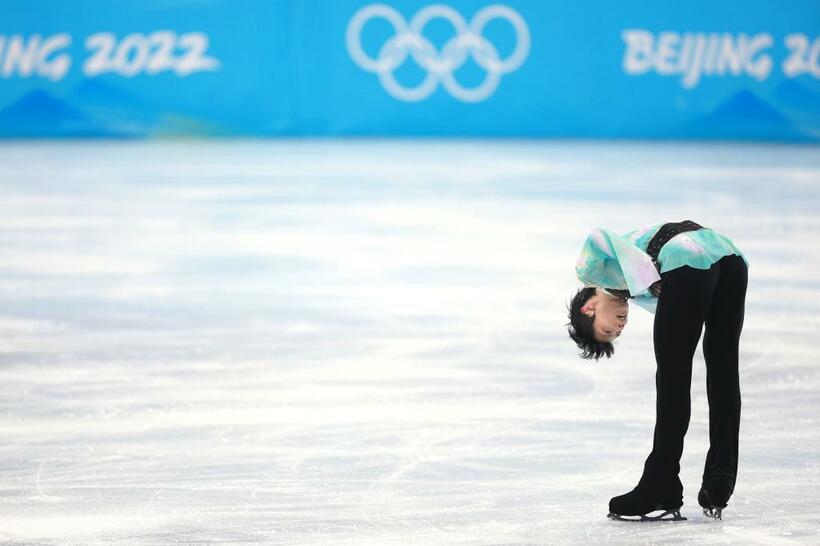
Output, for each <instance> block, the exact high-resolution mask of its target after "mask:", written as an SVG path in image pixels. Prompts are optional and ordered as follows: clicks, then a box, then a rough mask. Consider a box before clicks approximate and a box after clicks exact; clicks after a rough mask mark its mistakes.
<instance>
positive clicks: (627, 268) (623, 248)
mask: <svg viewBox="0 0 820 546" xmlns="http://www.w3.org/2000/svg"><path fill="white" fill-rule="evenodd" d="M575 271H576V273H577V274H578V279H579V280H580V281H581V282H582V283H584V285H585V286H597V287H601V288H616V289H628V290H629V292H630V294H632V295H633V296H638V295H640V294H644V293H646V294H647V295H649V293H648V290H649V288H650V287H651V286H652V284H653V283H655V282H657V281H659V280H660V275H658V271H657V269H655V265H654V264H653V263H652V258H651V257H650V256H649V255H648V254H647V253H646V252H644V251H642V250H641V249H639V248H638V247H637V246H635V245H634V244H633V243H632V242H631V241H629V240H627V239H625V238H624V237H622V236H620V235H618V234H616V233H614V232H611V231H609V230H606V229H596V230H593V231H592V232H591V233H590V234H589V236H588V237H587V239H586V241H585V242H584V246H583V247H582V249H581V254H580V255H579V256H578V260H577V262H576V264H575Z"/></svg>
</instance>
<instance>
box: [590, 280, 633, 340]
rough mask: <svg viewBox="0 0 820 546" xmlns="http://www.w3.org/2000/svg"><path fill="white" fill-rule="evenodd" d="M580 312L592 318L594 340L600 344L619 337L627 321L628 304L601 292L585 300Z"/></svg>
mask: <svg viewBox="0 0 820 546" xmlns="http://www.w3.org/2000/svg"><path fill="white" fill-rule="evenodd" d="M581 312H582V313H584V314H585V315H587V316H588V317H592V327H593V330H594V331H595V339H596V341H601V342H611V341H612V340H614V339H615V338H617V337H618V336H620V335H621V332H623V330H624V328H626V323H627V321H628V320H629V304H628V303H626V301H624V300H622V299H620V298H616V297H614V296H611V295H609V294H606V293H604V292H601V291H599V292H597V293H596V294H595V295H594V296H592V297H591V298H589V299H588V300H587V302H586V303H585V304H584V306H583V307H581Z"/></svg>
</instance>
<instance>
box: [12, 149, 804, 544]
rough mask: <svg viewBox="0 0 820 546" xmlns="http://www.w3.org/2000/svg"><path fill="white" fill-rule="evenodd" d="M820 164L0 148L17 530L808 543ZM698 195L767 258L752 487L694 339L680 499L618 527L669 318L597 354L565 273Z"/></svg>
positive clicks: (766, 156)
mask: <svg viewBox="0 0 820 546" xmlns="http://www.w3.org/2000/svg"><path fill="white" fill-rule="evenodd" d="M44 157H46V158H48V160H47V161H44V160H43V159H42V158H44ZM819 163H820V161H818V159H817V157H816V154H814V153H809V152H807V151H806V150H805V149H803V148H785V147H778V146H774V147H765V146H707V147H703V146H697V145H682V146H680V145H658V146H645V145H638V144H635V145H586V144H576V143H572V144H562V143H549V144H545V143H520V142H518V143H459V142H448V143H425V142H414V143H413V144H412V145H404V144H401V143H379V142H367V141H363V142H357V143H354V144H341V143H334V142H327V141H325V142H321V143H313V142H290V143H289V142H270V143H261V142H260V143H253V142H241V143H194V144H185V143H163V144H157V143H147V144H146V143H136V144H132V143H120V144H106V143H88V144H57V143H55V144H30V143H28V144H8V145H4V146H3V147H0V187H2V189H3V192H4V193H3V194H4V199H3V200H2V203H0V212H2V214H0V227H1V228H2V232H3V237H2V238H0V264H2V265H1V266H0V298H2V306H1V307H0V308H2V313H0V333H1V334H2V336H3V340H4V346H3V348H2V352H0V368H2V371H3V381H2V382H0V393H2V395H0V411H2V414H3V416H4V419H3V420H2V422H0V460H2V462H3V464H2V466H0V483H2V484H3V491H4V494H3V496H2V498H1V499H0V511H2V513H3V520H2V525H1V526H0V533H2V537H7V538H8V540H9V541H11V542H26V541H28V542H63V543H64V542H75V543H77V542H83V543H95V542H96V543H105V542H112V541H114V542H128V543H136V544H140V543H142V544H156V543H183V542H207V541H216V542H220V543H250V542H267V543H277V544H304V543H319V544H345V543H347V544H431V543H436V544H501V543H532V544H543V543H550V542H558V543H561V542H564V543H580V542H610V543H620V542H623V543H628V542H634V541H637V542H649V543H658V542H672V541H675V542H689V543H708V542H721V543H739V544H740V543H750V542H761V543H762V542H766V543H768V542H776V541H779V540H785V541H793V542H811V541H812V538H813V537H814V536H816V535H817V534H818V525H819V524H818V521H820V510H818V509H817V508H816V507H817V506H818V500H820V497H818V495H820V493H818V491H820V488H819V487H817V486H818V485H820V476H818V467H817V465H816V463H814V461H817V460H820V438H818V429H820V427H818V426H817V420H816V419H817V418H816V415H817V410H818V409H820V400H818V395H817V393H818V392H820V377H818V371H817V370H818V367H817V358H816V356H815V354H814V349H813V341H812V340H813V339H814V338H815V337H816V333H817V330H818V328H817V319H816V318H815V317H817V316H820V315H818V313H820V309H818V307H820V304H818V303H817V302H818V298H817V291H818V290H820V287H819V286H817V285H816V283H815V284H812V283H814V281H813V280H811V279H810V278H808V279H807V275H806V271H817V270H818V269H820V268H818V263H817V262H818V259H820V258H818V256H817V254H816V253H806V252H805V250H804V249H805V248H806V247H812V248H813V247H816V244H817V242H818V239H820V236H818V230H820V224H819V223H818V221H817V220H816V219H815V216H816V215H815V212H814V211H815V210H816V207H817V205H818V204H820V195H818V194H819V193H820V183H817V182H818V180H820V178H818V169H820V164H819ZM581 211H582V212H583V214H581V213H580V212H581ZM685 217H691V218H693V219H695V220H698V221H701V222H702V223H703V224H704V225H709V226H716V227H718V226H719V227H720V228H721V229H722V230H723V231H725V232H726V233H728V234H731V235H733V236H734V237H733V238H734V239H735V240H736V241H737V242H738V244H739V245H740V246H741V248H743V249H744V250H746V251H747V254H748V255H749V257H750V260H751V261H752V268H753V269H752V277H751V278H752V282H751V283H750V288H749V300H748V305H747V319H746V320H747V322H746V329H745V331H744V345H743V354H742V357H741V358H742V362H743V364H742V368H743V369H742V371H741V381H742V385H743V392H744V408H743V411H744V422H743V431H742V438H741V442H742V449H743V454H742V456H743V459H742V461H741V474H740V479H739V483H738V488H737V490H736V493H735V497H734V498H733V499H732V502H731V503H730V505H729V507H728V508H727V509H726V510H725V512H724V518H725V519H724V521H722V522H714V521H707V520H706V518H704V517H703V516H702V514H701V513H700V507H699V506H697V502H696V499H695V498H694V495H695V494H696V492H697V486H698V485H699V479H700V471H701V469H702V466H701V465H702V463H703V457H704V456H705V453H706V447H707V445H706V438H707V436H708V433H707V431H708V428H707V427H708V415H707V414H706V410H705V408H706V406H705V392H704V389H703V384H704V381H705V377H704V372H703V362H702V358H701V356H700V354H698V356H697V357H696V362H695V369H694V373H693V386H692V402H693V416H692V424H691V425H690V432H689V434H688V435H687V442H686V448H685V452H684V459H683V462H682V479H683V481H684V484H685V487H686V489H685V499H684V501H685V504H684V507H683V509H682V515H683V516H684V517H687V518H688V521H686V522H678V523H675V524H674V529H671V528H670V525H669V524H665V523H664V524H660V525H655V524H646V525H633V524H629V523H624V522H613V521H609V520H607V519H606V509H607V503H608V500H609V498H610V497H611V496H614V495H617V494H620V493H622V492H624V491H626V490H628V488H631V487H633V486H634V483H635V481H636V480H637V479H638V477H639V476H640V471H641V469H642V464H643V460H644V458H645V456H646V455H647V453H648V451H649V449H650V448H651V438H652V426H653V423H654V390H653V389H654V363H653V356H652V347H651V342H650V340H649V335H650V333H651V317H650V316H649V315H648V314H647V315H645V316H644V315H642V314H641V313H640V310H638V309H635V310H633V313H632V314H631V317H630V319H631V320H630V329H629V331H628V332H626V333H625V334H624V336H623V339H622V340H621V341H620V342H619V345H618V349H617V351H616V357H615V358H614V359H612V360H609V361H603V362H600V363H589V362H582V361H580V360H578V359H577V358H576V357H575V351H574V350H573V348H572V347H571V345H570V343H569V342H568V340H567V338H566V331H565V329H564V325H563V324H564V322H565V321H566V318H565V309H564V305H565V303H566V299H567V298H568V297H569V295H570V292H571V290H572V289H573V288H574V287H575V279H574V277H573V272H572V267H571V266H572V263H574V260H575V257H576V253H577V250H578V248H579V246H580V244H581V242H582V240H583V237H584V236H585V234H586V231H587V230H588V229H590V228H591V227H594V226H593V225H591V222H592V223H594V224H595V225H600V226H604V227H611V228H612V229H615V230H624V231H625V230H627V229H630V228H632V227H634V226H635V225H636V224H642V223H650V222H654V221H658V220H659V219H661V220H662V219H682V218H685ZM591 219H594V220H591ZM808 277H810V275H809V276H808ZM768 499H778V501H777V502H774V501H769V500H768ZM678 526H680V527H678ZM682 530H683V531H682Z"/></svg>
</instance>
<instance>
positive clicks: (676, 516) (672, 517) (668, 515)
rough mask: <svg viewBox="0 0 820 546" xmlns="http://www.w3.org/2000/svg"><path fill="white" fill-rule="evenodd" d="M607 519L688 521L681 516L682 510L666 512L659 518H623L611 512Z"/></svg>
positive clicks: (643, 515)
mask: <svg viewBox="0 0 820 546" xmlns="http://www.w3.org/2000/svg"><path fill="white" fill-rule="evenodd" d="M651 513H652V512H650V514H651ZM607 517H608V518H609V519H612V520H616V521H636V522H648V521H686V518H684V517H683V516H681V515H680V510H666V511H664V512H663V513H662V514H660V515H658V516H648V515H646V514H640V515H637V516H622V515H621V514H613V513H612V512H610V513H609V514H608V515H607Z"/></svg>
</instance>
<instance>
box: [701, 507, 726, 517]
mask: <svg viewBox="0 0 820 546" xmlns="http://www.w3.org/2000/svg"><path fill="white" fill-rule="evenodd" d="M703 515H704V516H706V517H707V518H712V519H719V520H722V519H723V508H721V507H719V506H712V507H709V508H704V509H703Z"/></svg>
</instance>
